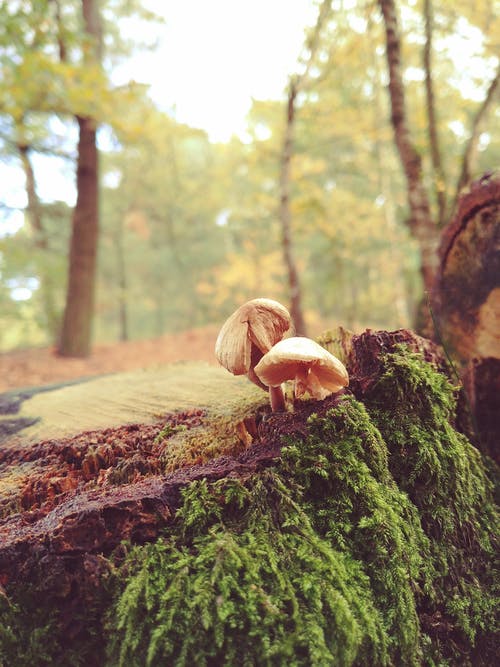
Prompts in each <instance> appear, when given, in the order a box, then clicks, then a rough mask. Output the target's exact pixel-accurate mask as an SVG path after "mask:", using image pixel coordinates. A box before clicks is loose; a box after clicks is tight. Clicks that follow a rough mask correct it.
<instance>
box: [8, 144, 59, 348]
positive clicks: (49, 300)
mask: <svg viewBox="0 0 500 667" xmlns="http://www.w3.org/2000/svg"><path fill="white" fill-rule="evenodd" d="M17 150H18V152H19V155H20V158H21V162H22V165H23V169H24V174H25V178H26V195H27V197H28V219H29V222H30V225H31V229H32V231H33V238H34V246H35V250H36V251H37V252H36V253H35V261H36V266H37V273H38V277H39V278H40V293H41V297H42V304H43V316H44V317H45V323H46V327H47V329H48V332H49V335H50V338H51V340H52V341H55V340H56V337H57V334H58V330H59V325H60V320H59V313H58V309H57V307H56V303H55V299H54V291H55V288H56V286H55V285H54V279H53V277H52V275H51V271H50V266H49V262H48V259H49V258H48V257H47V251H48V250H49V242H48V239H47V233H46V231H45V229H44V226H43V215H42V205H41V203H40V199H39V197H38V193H37V191H36V181H35V173H34V171H33V165H32V164H31V160H30V156H29V152H30V147H29V146H27V145H25V144H18V145H17Z"/></svg>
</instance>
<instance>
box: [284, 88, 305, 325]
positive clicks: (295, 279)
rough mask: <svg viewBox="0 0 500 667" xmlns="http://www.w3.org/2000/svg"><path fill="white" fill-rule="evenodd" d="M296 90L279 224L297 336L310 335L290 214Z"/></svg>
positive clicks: (289, 121) (288, 119)
mask: <svg viewBox="0 0 500 667" xmlns="http://www.w3.org/2000/svg"><path fill="white" fill-rule="evenodd" d="M296 97H297V87H296V83H295V81H292V82H291V83H290V89H289V91H288V102H287V115H286V125H285V137H284V140H283V149H282V153H281V169H280V221H281V242H282V247H283V259H284V262H285V267H286V270H287V274H288V288H289V291H290V315H291V317H292V322H293V325H294V327H295V333H296V334H297V335H298V336H307V328H306V323H305V320H304V315H303V313H302V297H301V289H300V280H299V273H298V271H297V266H296V264H295V260H294V257H293V252H292V238H291V235H292V232H291V222H292V215H291V212H290V164H291V160H292V153H293V135H294V129H295V128H294V124H295V100H296Z"/></svg>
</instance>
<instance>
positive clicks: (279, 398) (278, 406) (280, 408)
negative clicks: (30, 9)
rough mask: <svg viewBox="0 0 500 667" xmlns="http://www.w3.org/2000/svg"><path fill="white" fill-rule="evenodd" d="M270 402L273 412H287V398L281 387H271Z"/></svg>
mask: <svg viewBox="0 0 500 667" xmlns="http://www.w3.org/2000/svg"><path fill="white" fill-rule="evenodd" d="M269 400H270V402H271V410H272V411H273V412H285V397H284V396H283V390H282V388H281V385H278V386H277V387H269Z"/></svg>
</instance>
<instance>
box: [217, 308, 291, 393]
mask: <svg viewBox="0 0 500 667" xmlns="http://www.w3.org/2000/svg"><path fill="white" fill-rule="evenodd" d="M290 325H291V317H290V313H289V312H288V310H287V309H286V308H285V306H282V305H281V303H278V301H273V300H272V299H263V298H262V299H252V300H251V301H247V303H244V304H243V305H242V306H240V307H239V308H238V310H237V311H236V312H234V313H233V314H232V315H231V316H230V317H229V318H228V319H227V320H226V321H225V322H224V324H223V325H222V328H221V330H220V332H219V335H218V336H217V341H216V343H215V356H216V357H217V359H218V361H219V363H220V364H221V365H222V366H224V368H226V369H227V370H228V371H230V372H231V373H233V375H245V374H246V373H248V372H249V371H250V370H251V369H253V366H254V365H255V364H256V363H257V361H259V359H260V358H261V356H262V355H263V354H264V353H265V352H267V351H268V350H270V349H271V348H272V346H273V345H274V344H275V343H277V342H278V341H279V340H281V339H282V338H283V334H284V333H285V332H286V331H288V329H289V328H290ZM250 379H252V378H250ZM259 384H260V382H259Z"/></svg>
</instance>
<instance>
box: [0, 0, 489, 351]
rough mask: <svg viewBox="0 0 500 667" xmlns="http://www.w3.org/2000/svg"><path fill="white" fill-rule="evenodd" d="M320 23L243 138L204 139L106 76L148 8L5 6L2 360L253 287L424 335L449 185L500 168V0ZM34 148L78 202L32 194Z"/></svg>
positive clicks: (196, 321)
mask: <svg viewBox="0 0 500 667" xmlns="http://www.w3.org/2000/svg"><path fill="white" fill-rule="evenodd" d="M272 1H273V0H270V2H272ZM290 1H293V0H290ZM153 5H154V3H150V4H149V5H148V6H149V7H152V6H153ZM316 15H317V17H318V18H317V22H316V23H315V24H314V23H313V24H312V25H310V26H304V29H305V32H304V46H303V49H302V52H301V53H297V67H296V69H295V70H294V71H291V72H290V74H289V79H288V82H284V83H285V84H286V85H285V87H284V90H283V95H282V98H281V99H275V100H254V102H253V105H252V108H251V110H250V112H249V115H248V128H247V133H246V135H245V137H243V138H241V137H237V136H234V137H233V138H232V139H231V140H230V141H227V142H220V143H217V142H214V141H211V140H210V139H209V136H208V135H207V133H206V132H205V131H203V130H200V129H197V128H195V127H189V126H187V125H185V124H182V123H179V122H177V121H176V120H175V117H174V116H173V114H169V113H166V112H164V111H162V110H160V109H159V108H157V107H156V106H155V104H154V103H153V101H152V100H151V98H150V97H149V96H148V90H147V87H145V86H142V85H137V84H135V83H134V82H133V81H131V82H130V83H126V84H122V85H116V84H115V83H114V79H113V72H114V71H115V69H116V68H117V67H121V68H123V67H124V66H126V63H127V62H128V61H130V59H133V58H134V54H136V53H137V52H138V50H140V49H145V48H148V45H147V44H146V43H141V40H139V39H138V40H137V41H135V42H134V40H131V39H125V38H123V35H122V30H121V27H122V26H124V25H125V24H126V22H128V23H127V25H128V26H130V22H131V21H137V22H138V25H139V24H140V25H142V26H145V25H146V26H147V25H151V26H154V30H153V28H151V30H152V32H154V34H158V31H159V27H158V26H161V23H160V18H159V17H157V16H155V15H154V13H152V12H151V11H149V10H146V9H144V8H143V7H142V6H141V2H140V1H138V0H101V1H99V0H2V2H1V4H0V159H1V162H2V172H1V173H2V174H6V173H7V171H8V170H22V173H23V178H24V182H25V184H26V204H25V207H24V209H23V210H22V211H21V214H20V213H19V211H18V210H14V208H11V207H9V205H7V203H6V201H7V200H6V199H5V198H4V197H3V196H1V195H0V197H1V199H2V201H0V350H2V351H6V350H9V349H13V348H15V347H27V346H38V345H47V344H54V345H56V346H59V351H60V352H61V354H63V355H64V354H66V355H68V356H71V355H73V354H74V355H76V356H78V355H80V356H84V355H85V354H88V352H89V350H90V349H91V340H94V341H96V340H97V341H117V340H122V341H123V340H133V339H141V338H142V339H144V338H152V337H156V336H159V335H162V334H164V333H165V332H178V331H183V330H187V329H192V328H195V327H199V326H202V325H205V324H208V323H216V322H218V323H220V322H222V321H223V320H224V319H225V318H226V317H227V316H228V315H229V314H230V313H231V312H232V311H233V310H234V309H235V308H236V307H237V306H239V305H240V304H241V303H243V302H244V301H246V300H247V299H250V298H254V297H257V296H266V297H270V298H274V299H277V300H279V301H281V302H282V303H284V304H286V305H289V306H291V308H292V313H293V315H294V319H295V321H296V324H297V328H298V330H299V332H301V333H305V332H306V330H307V331H308V332H309V333H310V335H315V334H317V333H320V332H321V330H322V329H324V328H332V327H335V326H337V325H339V324H342V325H343V326H345V327H347V328H351V329H355V330H358V329H360V328H362V327H363V328H364V327H366V326H370V327H377V328H387V329H391V328H397V327H407V326H414V325H415V323H416V318H417V313H418V308H419V304H420V303H421V299H422V296H423V294H424V291H426V290H427V291H428V290H429V289H432V278H431V277H430V276H431V274H432V271H433V270H434V268H435V264H436V248H437V245H438V238H439V231H440V229H441V228H442V227H443V226H444V225H445V224H446V223H447V221H448V220H449V218H450V216H451V214H452V212H453V209H454V206H455V203H456V197H457V193H458V192H459V191H460V189H461V188H462V187H464V186H465V185H466V184H467V183H468V182H469V181H470V180H471V178H474V177H477V176H478V175H480V174H481V173H482V172H484V171H486V170H489V169H491V168H492V167H494V166H498V165H499V164H500V131H499V130H500V111H499V104H498V98H499V66H500V58H499V53H500V18H499V4H498V2H495V1H494V0H478V1H477V2H474V3H471V2H470V1H469V0H399V1H397V2H396V3H394V2H386V1H384V0H380V1H379V2H376V1H367V0H344V1H342V0H333V1H328V2H326V1H323V2H318V3H316ZM395 19H397V23H398V27H399V30H396V31H394V27H395V23H394V20H395ZM165 20H166V21H167V22H168V16H166V17H165ZM214 20H216V21H223V20H224V17H223V16H214ZM193 21H196V16H193ZM262 21H265V16H263V17H262ZM283 21H286V15H285V14H284V15H283ZM206 29H207V30H210V26H207V28H206ZM227 29H228V30H231V26H230V25H228V26H227ZM130 32H131V31H130V29H129V30H128V31H127V34H130ZM160 32H161V31H160ZM132 33H133V31H132ZM138 34H147V29H146V31H144V28H142V30H141V31H138ZM142 41H144V40H142ZM146 41H147V40H146ZM255 48H256V49H258V48H259V43H258V35H256V40H255ZM279 49H280V34H279V33H277V34H276V50H277V51H278V50H279ZM197 57H199V58H203V54H202V53H199V54H197ZM227 57H228V58H231V53H230V52H228V54H227ZM249 57H251V54H250V55H249ZM157 67H158V68H159V69H161V67H162V64H161V62H158V64H157ZM389 84H391V85H390V86H389ZM189 85H190V83H189V81H186V86H189ZM228 85H229V86H230V85H231V83H230V82H228ZM199 103H200V105H203V104H204V100H203V98H200V100H199ZM96 145H97V147H98V149H99V150H98V157H97V152H95V154H94V152H93V149H95V147H96ZM40 156H45V157H47V156H49V157H51V158H52V159H53V160H54V161H59V162H61V161H62V162H63V163H64V164H65V165H67V168H68V171H69V172H70V173H72V174H74V178H75V179H76V183H77V188H78V197H77V202H76V206H75V207H74V208H72V207H70V206H69V205H68V204H67V203H66V202H65V199H66V198H65V196H64V193H61V197H60V199H59V200H56V201H46V200H44V199H43V198H41V197H40V196H39V194H38V187H37V184H38V183H39V182H40V179H42V178H45V179H46V178H50V173H47V166H44V167H43V171H44V173H41V171H42V170H41V168H40V165H41V164H42V162H41V161H40V160H39V157H40ZM47 164H49V163H48V161H47V160H45V161H44V162H43V165H47ZM2 180H3V181H4V182H3V183H2V187H1V190H3V191H4V194H5V188H6V187H7V184H6V179H5V178H2ZM93 183H94V185H95V187H93ZM20 215H22V217H21V218H20V217H19V216H20ZM19 220H20V222H19ZM13 221H18V224H13ZM71 248H72V250H71ZM95 249H97V263H96V265H95V266H94V264H93V257H94V254H95V253H94V250H95ZM94 295H95V296H94ZM79 318H83V319H80V320H79ZM81 321H85V322H87V323H88V325H89V327H88V330H87V329H85V327H82V326H81V325H78V322H81ZM72 323H73V325H74V324H75V323H76V324H77V326H78V327H79V329H80V331H81V330H82V328H83V329H85V331H84V332H83V334H84V335H83V336H81V339H80V340H77V341H76V344H75V345H73V346H72V344H71V340H70V342H69V343H68V337H69V339H75V334H74V331H73V333H72V331H71V324H72ZM65 330H66V331H65ZM92 330H93V339H92V338H91V331H92ZM77 338H78V336H77ZM73 342H75V341H74V340H73Z"/></svg>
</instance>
